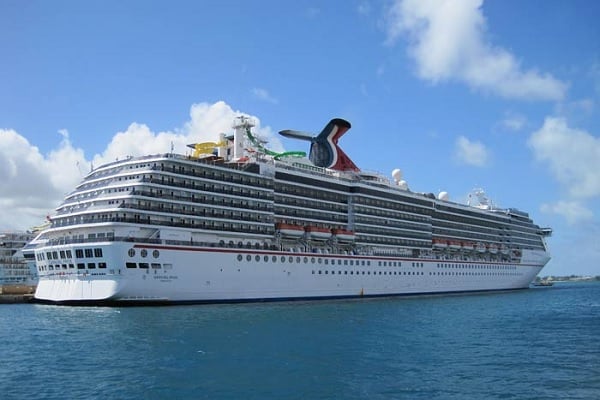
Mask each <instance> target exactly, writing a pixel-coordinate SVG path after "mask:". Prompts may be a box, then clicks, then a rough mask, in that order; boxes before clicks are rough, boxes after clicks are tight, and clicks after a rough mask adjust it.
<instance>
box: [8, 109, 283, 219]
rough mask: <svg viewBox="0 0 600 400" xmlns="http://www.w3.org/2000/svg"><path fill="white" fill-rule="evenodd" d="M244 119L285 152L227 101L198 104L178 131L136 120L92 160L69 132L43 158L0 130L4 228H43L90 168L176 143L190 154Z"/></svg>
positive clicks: (23, 141)
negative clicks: (195, 146) (194, 147)
mask: <svg viewBox="0 0 600 400" xmlns="http://www.w3.org/2000/svg"><path fill="white" fill-rule="evenodd" d="M240 115H246V116H249V117H251V118H252V120H253V121H254V122H255V124H256V127H255V128H254V131H255V133H256V134H257V135H260V136H261V137H263V138H265V139H267V140H269V145H268V147H269V148H271V149H273V150H274V151H282V150H283V146H282V144H281V141H280V140H279V138H276V137H274V135H273V132H272V130H271V128H269V127H261V125H260V120H259V119H258V118H256V117H253V116H250V115H248V114H245V113H242V112H240V111H234V110H233V109H232V108H231V107H230V106H229V105H228V104H226V103H225V102H223V101H219V102H216V103H214V104H209V103H199V104H193V105H192V106H191V108H190V120H189V121H187V122H186V123H184V124H183V127H182V128H178V129H174V130H173V131H168V132H158V133H155V132H153V131H152V130H151V129H150V127H148V126H147V125H145V124H142V123H136V122H134V123H132V124H130V125H129V127H128V128H127V129H126V130H125V131H123V132H117V133H116V134H115V135H114V136H113V137H112V139H111V140H110V142H109V143H108V144H107V146H106V148H105V149H104V150H103V151H102V152H101V153H98V154H94V155H92V156H91V157H90V158H86V156H85V154H84V151H83V150H82V149H80V148H75V147H73V145H72V144H71V142H70V140H69V133H68V131H66V130H61V131H59V133H60V135H61V136H62V140H61V141H60V142H59V143H58V144H57V146H56V148H55V149H53V150H52V151H50V152H49V153H48V154H46V155H44V154H41V153H40V151H39V149H38V148H37V147H35V146H34V145H32V144H31V143H29V141H28V140H27V139H26V138H24V137H23V136H21V135H20V134H19V133H17V132H16V131H14V130H4V129H0V208H1V209H2V213H0V226H1V227H2V228H4V229H19V230H25V229H29V228H31V227H33V226H36V225H39V224H41V223H42V222H43V220H44V217H45V216H46V215H47V214H49V213H52V211H53V210H54V209H55V208H56V207H57V206H58V205H59V204H60V203H61V201H62V199H63V197H64V196H65V194H67V193H68V192H71V191H72V190H73V189H74V188H75V186H76V185H77V183H78V182H79V181H81V178H82V177H83V175H84V174H86V173H88V172H89V168H90V164H93V165H94V166H95V167H98V166H100V165H101V164H103V163H106V162H112V161H115V159H122V158H124V157H126V156H129V155H131V156H139V155H145V154H157V153H167V152H169V151H170V150H171V143H172V144H173V148H174V152H176V153H180V154H185V153H186V152H187V151H189V149H188V148H187V146H186V145H187V144H190V143H197V142H204V141H216V140H217V139H218V136H219V133H221V132H223V133H231V132H232V124H233V121H234V118H235V117H237V116H240Z"/></svg>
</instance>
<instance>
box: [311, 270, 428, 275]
mask: <svg viewBox="0 0 600 400" xmlns="http://www.w3.org/2000/svg"><path fill="white" fill-rule="evenodd" d="M312 274H313V275H315V274H318V275H336V271H329V270H324V271H321V270H318V271H314V270H313V271H312ZM342 274H343V275H398V276H407V275H408V276H416V275H419V276H420V275H425V273H424V272H421V271H373V272H372V273H371V271H353V270H350V271H345V270H344V271H341V270H338V271H337V275H342Z"/></svg>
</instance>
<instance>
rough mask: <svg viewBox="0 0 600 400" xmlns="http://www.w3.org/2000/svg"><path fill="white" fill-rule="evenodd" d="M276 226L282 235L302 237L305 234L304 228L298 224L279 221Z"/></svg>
mask: <svg viewBox="0 0 600 400" xmlns="http://www.w3.org/2000/svg"><path fill="white" fill-rule="evenodd" d="M275 228H276V229H277V230H278V231H279V233H281V235H282V236H290V237H300V236H302V235H304V228H303V227H301V226H298V225H292V224H283V223H279V224H277V225H276V226H275Z"/></svg>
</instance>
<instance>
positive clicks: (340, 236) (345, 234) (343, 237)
mask: <svg viewBox="0 0 600 400" xmlns="http://www.w3.org/2000/svg"><path fill="white" fill-rule="evenodd" d="M333 235H334V236H335V237H336V238H337V240H339V241H340V242H351V241H353V240H354V239H356V234H355V233H354V232H352V231H349V230H346V229H334V230H333Z"/></svg>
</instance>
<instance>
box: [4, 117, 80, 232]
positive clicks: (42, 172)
mask: <svg viewBox="0 0 600 400" xmlns="http://www.w3.org/2000/svg"><path fill="white" fill-rule="evenodd" d="M61 135H62V136H63V140H62V141H61V142H60V143H59V145H58V147H57V148H56V149H55V150H53V151H51V152H50V153H49V154H48V155H46V156H44V155H42V154H41V153H40V151H39V149H38V148H37V147H35V146H33V145H32V144H31V143H29V142H28V141H27V139H25V138H24V137H23V136H21V135H19V134H18V133H17V132H16V131H14V130H3V129H0V208H1V209H2V213H0V226H2V227H3V228H8V229H22V230H23V229H29V228H30V227H32V226H35V225H39V224H40V223H42V222H43V219H44V217H45V216H46V215H47V214H48V213H50V212H51V211H52V210H53V209H54V208H55V207H56V205H57V204H58V203H59V202H60V200H61V199H62V198H63V197H64V195H65V194H66V193H67V192H69V191H71V190H72V189H73V188H74V187H75V185H76V184H77V182H78V181H79V180H80V179H81V176H82V175H81V173H80V172H79V168H78V163H82V162H83V163H85V159H84V157H83V151H82V150H81V149H75V148H74V147H73V146H72V145H71V143H70V142H69V138H68V133H67V132H66V131H61Z"/></svg>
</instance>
